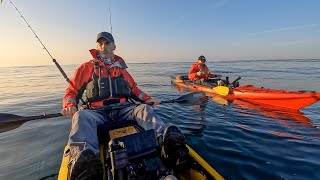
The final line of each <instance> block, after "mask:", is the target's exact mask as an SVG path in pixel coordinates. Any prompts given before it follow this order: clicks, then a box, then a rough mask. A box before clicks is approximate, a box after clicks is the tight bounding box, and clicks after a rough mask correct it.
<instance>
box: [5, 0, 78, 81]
mask: <svg viewBox="0 0 320 180" xmlns="http://www.w3.org/2000/svg"><path fill="white" fill-rule="evenodd" d="M2 1H3V0H1V2H2ZM9 2H10V4H11V5H12V6H13V8H14V9H15V10H16V11H17V12H18V13H19V15H20V17H21V18H22V19H23V21H24V22H25V23H26V24H27V25H28V28H29V29H30V30H31V31H32V33H33V34H34V35H35V38H36V39H38V41H39V42H40V44H41V45H42V47H43V49H44V50H45V51H46V52H47V53H48V55H49V56H50V58H51V59H52V61H53V63H54V64H55V65H56V67H57V68H58V69H59V71H60V73H61V74H62V76H63V77H64V79H65V80H66V81H67V82H68V83H70V84H71V86H73V84H72V82H71V81H70V79H69V78H68V76H67V74H66V73H65V72H64V70H63V69H62V67H61V66H60V64H59V63H58V62H57V60H56V59H55V58H53V57H52V55H51V54H50V52H49V50H48V49H47V48H46V46H45V45H44V44H43V43H42V41H41V40H40V38H39V36H38V35H37V34H36V32H35V31H34V30H33V29H32V27H31V25H30V24H29V23H28V21H27V20H26V19H25V18H24V16H23V15H22V14H21V12H20V11H19V10H18V8H17V7H16V6H15V5H14V4H13V2H12V1H11V0H9Z"/></svg>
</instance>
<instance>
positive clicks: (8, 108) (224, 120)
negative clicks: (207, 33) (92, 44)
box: [0, 60, 320, 180]
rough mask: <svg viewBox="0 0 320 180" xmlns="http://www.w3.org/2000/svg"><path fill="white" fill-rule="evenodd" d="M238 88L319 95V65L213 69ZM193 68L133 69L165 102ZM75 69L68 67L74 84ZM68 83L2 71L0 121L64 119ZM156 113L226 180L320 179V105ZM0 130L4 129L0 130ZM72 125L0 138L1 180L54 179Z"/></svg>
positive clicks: (249, 64)
mask: <svg viewBox="0 0 320 180" xmlns="http://www.w3.org/2000/svg"><path fill="white" fill-rule="evenodd" d="M208 63H209V64H208V66H209V69H210V70H211V71H212V72H214V73H219V74H222V75H223V76H224V77H225V76H228V77H230V80H231V81H232V80H233V79H235V78H237V77H238V76H241V77H242V79H241V80H240V84H241V85H245V84H253V85H256V86H259V87H260V86H262V87H269V88H276V89H288V90H314V91H320V60H290V61H289V60H270V61H232V62H230V61H220V62H210V60H209V62H208ZM191 65H192V62H185V63H182V62H179V63H129V64H128V66H129V68H128V71H129V72H130V73H131V75H132V76H133V77H134V79H135V81H136V82H137V83H138V85H139V87H140V89H142V90H143V91H145V92H146V93H148V94H149V95H151V96H152V97H153V98H156V99H161V100H167V99H173V98H177V97H179V96H181V95H183V94H185V93H186V92H181V91H178V89H177V88H176V87H174V86H172V85H171V83H170V76H172V75H175V74H178V73H187V71H188V70H189V67H190V66H191ZM76 67H77V65H68V66H63V69H64V70H65V71H66V73H67V75H68V76H69V77H71V76H72V74H73V71H74V70H75V68H76ZM66 87H67V83H66V82H65V80H64V79H63V77H62V75H61V74H60V72H59V71H58V69H57V68H56V67H55V66H54V65H52V66H24V67H0V92H1V96H0V113H11V114H16V115H20V116H32V115H41V114H44V113H57V112H60V111H61V104H62V103H61V102H62V97H63V94H64V91H65V89H66ZM155 111H156V113H157V114H158V115H159V116H160V117H161V118H162V120H163V121H165V122H166V123H172V124H175V125H177V126H179V127H180V128H181V129H182V130H183V132H184V133H185V134H186V137H187V142H188V144H189V145H190V146H191V147H192V148H193V149H194V150H195V151H196V152H198V153H199V154H200V156H202V157H203V158H204V159H205V160H206V161H207V162H208V163H209V164H210V165H211V166H212V167H213V168H215V169H216V170H217V171H218V172H219V173H220V174H221V175H222V176H223V177H225V178H226V179H320V171H319V169H320V151H319V149H320V129H319V126H320V114H319V112H320V103H319V102H318V103H315V104H313V105H311V106H309V107H306V108H304V109H302V110H301V111H300V112H299V111H283V110H281V109H277V108H270V107H265V106H263V105H255V104H251V103H248V102H242V101H237V102H236V101H235V102H226V101H225V100H223V99H221V98H219V97H214V96H213V97H212V98H211V99H210V100H209V102H208V103H207V104H205V105H202V106H190V105H181V104H164V105H159V106H158V107H157V108H156V110H155ZM0 125H1V124H0ZM70 125H71V120H70V119H67V118H64V117H59V118H50V119H43V120H34V121H29V122H27V123H24V124H23V125H22V126H21V127H19V128H17V129H14V130H12V131H7V132H4V133H1V134H0V157H1V160H0V179H10V180H14V179H56V178H57V173H58V171H59V167H60V163H61V158H62V153H63V148H64V146H65V145H66V143H67V140H68V134H69V130H70Z"/></svg>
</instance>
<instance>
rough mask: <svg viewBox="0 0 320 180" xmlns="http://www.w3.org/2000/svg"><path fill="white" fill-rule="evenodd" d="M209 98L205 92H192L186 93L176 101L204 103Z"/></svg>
mask: <svg viewBox="0 0 320 180" xmlns="http://www.w3.org/2000/svg"><path fill="white" fill-rule="evenodd" d="M207 101H208V98H207V96H206V94H205V93H204V92H192V93H189V94H185V95H183V96H181V97H179V98H177V99H175V100H174V102H177V103H188V104H203V103H204V102H207Z"/></svg>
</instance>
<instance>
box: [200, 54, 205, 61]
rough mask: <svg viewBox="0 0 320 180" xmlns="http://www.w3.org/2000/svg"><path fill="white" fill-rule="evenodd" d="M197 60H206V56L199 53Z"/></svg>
mask: <svg viewBox="0 0 320 180" xmlns="http://www.w3.org/2000/svg"><path fill="white" fill-rule="evenodd" d="M198 60H201V61H206V57H204V56H203V55H201V56H199V58H198Z"/></svg>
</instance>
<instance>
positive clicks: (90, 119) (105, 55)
mask: <svg viewBox="0 0 320 180" xmlns="http://www.w3.org/2000/svg"><path fill="white" fill-rule="evenodd" d="M96 42H97V49H91V50H90V53H91V55H92V56H93V59H92V60H90V61H88V62H86V63H84V64H82V65H81V66H80V67H79V68H77V69H76V71H75V73H74V75H73V77H72V79H71V80H70V83H69V85H68V87H67V89H66V93H65V95H64V98H63V110H62V111H61V114H63V115H64V116H66V117H69V118H71V117H72V126H71V131H70V135H69V141H68V145H69V147H70V153H71V154H70V161H69V172H70V174H69V177H70V179H77V178H78V177H79V176H80V175H81V176H80V177H79V179H82V178H83V177H88V176H90V177H95V178H93V179H102V164H101V161H100V159H99V156H98V155H99V140H98V136H97V129H99V128H100V127H102V126H103V125H107V124H112V123H114V122H120V121H127V120H135V121H136V122H137V124H138V125H140V126H142V127H143V128H144V129H146V130H148V129H154V130H155V131H156V133H157V136H158V137H159V136H161V135H162V136H163V146H162V152H163V156H164V157H165V158H168V159H174V158H177V157H176V151H177V150H178V149H179V150H181V151H183V152H182V154H183V153H186V152H187V148H186V145H185V143H186V140H185V137H184V135H183V133H182V132H181V130H180V129H179V128H177V127H176V126H172V125H171V126H166V125H165V124H164V123H163V121H162V120H161V119H160V118H159V117H157V116H156V115H155V113H154V112H153V108H152V107H151V106H149V105H147V104H130V105H128V106H126V107H125V108H118V109H113V110H108V111H107V110H101V108H100V109H99V107H102V106H110V105H114V104H118V103H120V104H121V103H122V104H123V103H128V102H127V100H128V99H129V98H131V97H133V98H134V99H135V100H139V101H141V102H148V103H154V104H153V105H154V106H155V105H157V104H158V103H159V102H160V101H159V100H156V99H152V98H151V97H150V96H149V95H147V94H146V93H144V92H143V91H141V90H140V89H139V88H138V86H137V84H136V83H135V81H134V80H133V78H132V77H131V75H130V74H129V73H128V72H127V70H126V68H127V66H126V64H125V62H124V60H123V59H122V58H121V57H120V56H117V55H114V53H113V52H114V50H115V49H116V46H115V43H114V39H113V36H112V35H111V34H110V33H108V32H101V33H99V34H98V36H97V39H96ZM84 90H85V92H86V93H85V95H86V101H85V102H86V104H87V106H88V108H86V109H82V110H80V111H78V109H77V104H78V103H77V102H78V100H79V99H80V98H81V97H82V94H83V92H84ZM79 97H80V98H79ZM106 130H107V129H106ZM172 150H174V152H173V151H172ZM173 156H175V157H173ZM84 173H85V174H84Z"/></svg>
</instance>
